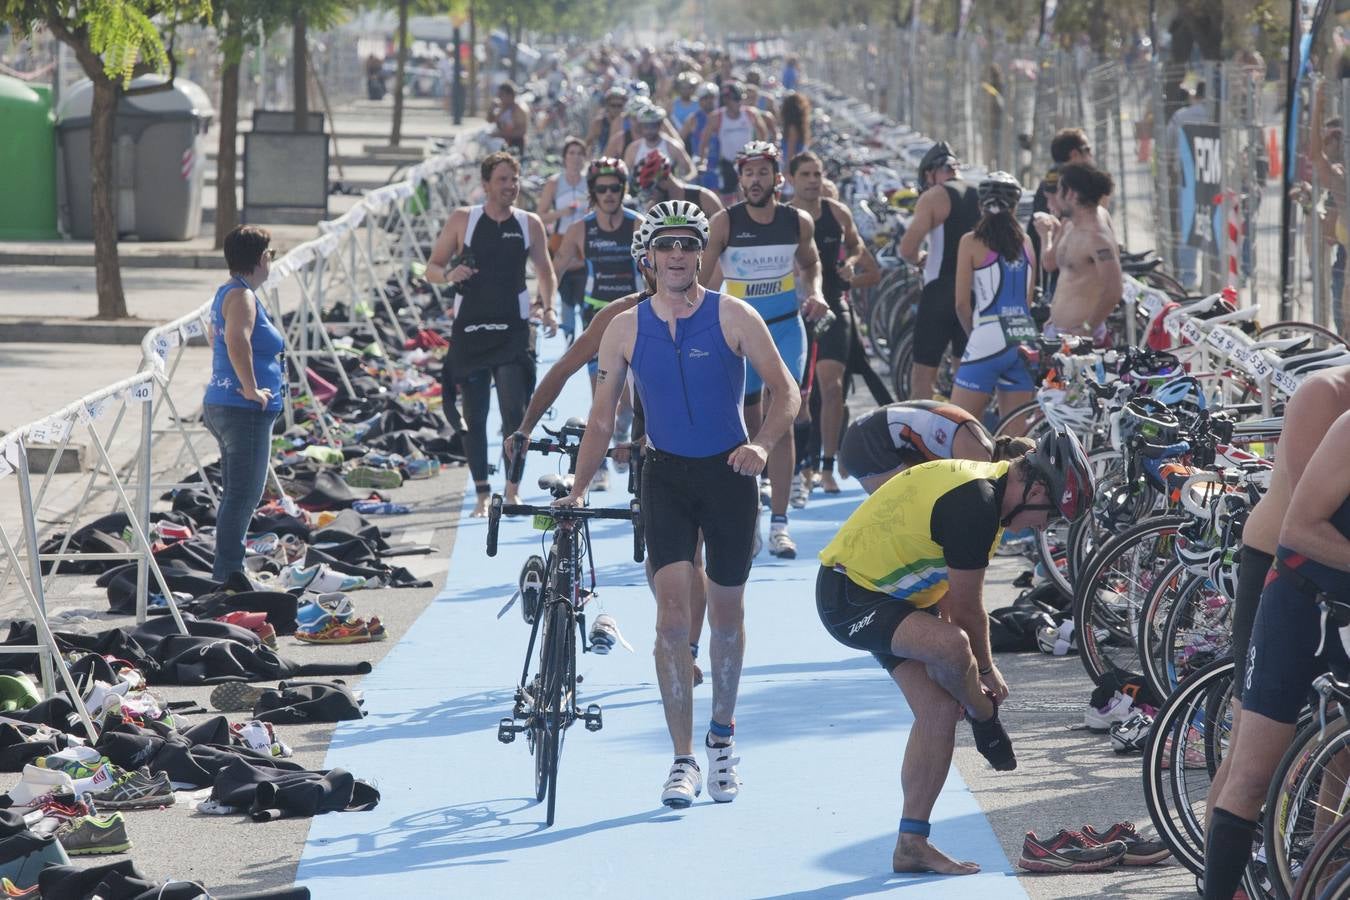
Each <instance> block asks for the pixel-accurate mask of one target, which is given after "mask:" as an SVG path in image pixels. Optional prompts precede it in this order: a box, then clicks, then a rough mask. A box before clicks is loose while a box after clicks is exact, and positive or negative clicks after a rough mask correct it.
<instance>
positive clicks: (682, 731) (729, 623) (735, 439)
mask: <svg viewBox="0 0 1350 900" xmlns="http://www.w3.org/2000/svg"><path fill="white" fill-rule="evenodd" d="M640 239H641V243H642V246H643V247H645V248H646V254H647V255H646V263H647V264H648V265H650V266H651V267H652V269H653V271H654V272H655V278H656V293H655V294H654V295H653V296H652V297H651V298H649V299H647V300H643V301H642V302H641V303H639V304H638V305H637V306H636V307H634V308H632V309H629V310H627V311H625V312H622V313H620V314H619V315H617V316H615V317H614V319H613V320H612V321H611V322H610V325H609V327H608V328H607V329H606V330H605V335H604V338H603V339H602V340H601V342H600V370H599V373H598V374H597V376H596V389H595V401H594V403H593V405H592V407H591V414H590V419H589V421H588V422H587V423H586V435H585V437H584V438H583V439H582V442H581V450H580V453H579V455H578V458H577V468H576V476H575V477H576V481H575V485H576V486H575V487H574V488H573V491H572V494H571V495H569V496H568V497H565V498H563V499H562V500H559V501H558V503H559V504H560V505H578V504H580V503H582V502H583V498H584V497H585V494H586V486H587V484H589V482H590V479H591V478H592V477H593V476H594V474H595V472H596V470H597V469H598V468H599V467H600V461H601V459H602V458H603V457H604V453H605V449H606V448H607V447H608V446H609V441H610V436H611V435H612V433H613V431H614V411H615V407H616V406H617V404H618V401H619V394H620V391H621V390H622V389H623V386H624V384H625V382H626V380H627V377H628V373H629V370H630V369H631V370H632V373H633V376H634V380H635V382H636V385H637V390H638V394H639V395H640V396H641V398H642V405H643V409H644V411H645V415H646V423H647V440H648V443H649V447H648V449H647V451H646V453H645V454H644V456H643V459H644V465H643V472H642V491H641V499H642V508H643V522H644V524H645V526H646V532H647V556H648V559H649V560H650V561H651V568H652V572H653V576H652V588H653V591H654V592H655V594H656V604H657V620H656V621H657V624H656V678H657V683H658V684H659V685H660V689H661V702H662V704H663V705H664V707H665V711H666V725H667V727H668V728H669V729H670V738H671V742H672V744H673V745H674V750H675V761H674V764H673V765H672V766H671V768H670V775H669V777H668V778H667V780H666V783H665V786H664V788H663V790H662V794H661V802H662V803H664V804H666V805H667V806H670V807H673V808H676V809H683V808H685V807H687V806H689V805H690V804H691V803H693V801H694V798H695V797H697V796H698V795H699V794H700V793H701V792H702V789H703V777H704V776H703V772H702V771H701V770H700V769H699V765H698V763H697V761H696V760H695V758H694V743H693V720H694V707H693V659H692V658H691V657H690V654H689V650H688V639H689V625H690V622H689V594H690V583H691V580H692V579H693V578H695V577H697V575H698V572H697V569H696V568H695V566H694V551H695V546H696V544H697V541H698V534H699V532H700V531H702V532H703V535H704V561H705V566H706V571H707V598H708V623H709V626H710V631H711V636H710V641H709V645H710V646H709V649H710V656H711V657H712V682H713V701H712V721H711V722H710V723H709V726H708V733H707V736H706V738H705V740H704V744H705V746H706V748H707V752H708V766H709V769H708V773H707V780H708V792H709V794H711V796H712V798H713V799H714V800H716V801H718V802H719V803H728V802H730V801H732V800H735V799H736V796H737V794H738V793H739V790H740V780H739V778H738V777H737V774H736V764H737V763H738V762H739V759H738V758H737V757H736V756H735V755H734V752H735V751H734V745H733V740H732V738H733V731H734V728H733V726H734V723H735V710H736V694H737V690H738V689H739V686H740V673H741V663H742V660H743V658H744V655H745V628H744V615H745V607H744V595H745V582H746V579H747V578H748V577H749V575H750V561H751V549H752V542H753V539H754V531H755V519H756V515H757V513H758V511H759V491H758V489H757V488H756V482H757V479H758V476H759V473H760V472H762V471H763V470H764V466H765V464H766V463H767V461H768V459H769V454H770V452H771V451H772V450H773V448H774V445H775V444H777V443H778V442H779V441H780V440H782V439H783V438H784V436H785V435H787V434H789V432H790V428H791V426H792V421H793V419H794V418H796V415H797V410H798V408H799V406H800V404H801V398H800V396H799V394H798V392H797V390H796V389H795V385H794V384H793V381H792V376H791V375H790V374H789V373H788V370H787V367H786V366H785V365H783V361H782V359H781V358H780V357H779V355H778V351H777V348H775V347H774V344H773V338H772V337H771V336H770V334H769V329H768V327H767V326H766V325H765V324H764V320H763V319H762V318H760V316H759V315H758V314H757V313H756V312H755V311H754V309H752V308H751V307H750V306H749V305H748V304H746V303H745V302H744V301H741V300H739V299H737V298H735V297H729V296H726V295H725V294H718V293H714V292H712V291H707V290H705V289H704V288H703V287H702V286H700V285H699V283H698V273H699V269H700V268H701V267H702V265H703V249H704V247H705V246H706V245H707V240H708V220H707V218H706V217H705V216H704V215H703V213H702V211H701V210H699V208H698V207H697V206H695V205H694V204H693V203H688V202H686V201H683V200H674V201H668V202H666V203H660V204H657V206H655V207H653V208H652V210H651V212H650V213H648V217H647V219H646V221H645V222H644V223H643V225H642V230H641V232H640ZM746 360H749V362H750V365H751V367H752V368H753V369H754V371H755V372H756V373H757V374H758V376H759V377H760V378H761V379H763V381H764V383H765V385H766V386H768V387H769V388H771V389H772V394H771V398H772V399H771V401H770V403H769V408H768V409H767V410H766V411H765V414H764V417H763V423H762V425H761V426H760V427H759V428H758V429H757V430H756V432H755V434H754V436H753V438H748V437H747V432H746V428H745V421H744V419H743V418H742V415H741V401H742V398H743V395H744V392H745V375H746V368H745V361H746Z"/></svg>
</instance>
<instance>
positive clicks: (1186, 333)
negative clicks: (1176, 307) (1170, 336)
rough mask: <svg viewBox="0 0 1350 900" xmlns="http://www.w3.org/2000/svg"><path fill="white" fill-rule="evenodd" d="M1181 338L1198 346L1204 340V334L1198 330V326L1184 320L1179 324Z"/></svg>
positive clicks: (1188, 320) (1189, 320)
mask: <svg viewBox="0 0 1350 900" xmlns="http://www.w3.org/2000/svg"><path fill="white" fill-rule="evenodd" d="M1181 336H1182V337H1184V338H1185V339H1186V340H1188V341H1190V342H1191V343H1192V344H1199V343H1200V342H1201V341H1203V340H1204V339H1205V333H1204V332H1203V331H1201V330H1200V326H1199V325H1197V324H1195V322H1194V321H1192V320H1191V319H1184V320H1183V321H1182V323H1181Z"/></svg>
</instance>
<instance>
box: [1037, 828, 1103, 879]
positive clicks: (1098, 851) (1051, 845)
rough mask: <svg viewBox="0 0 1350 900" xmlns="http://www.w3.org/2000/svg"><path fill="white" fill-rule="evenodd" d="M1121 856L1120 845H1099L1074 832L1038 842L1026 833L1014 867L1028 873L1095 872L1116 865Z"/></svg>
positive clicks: (1038, 840)
mask: <svg viewBox="0 0 1350 900" xmlns="http://www.w3.org/2000/svg"><path fill="white" fill-rule="evenodd" d="M1125 852H1126V848H1125V843H1124V842H1123V841H1112V842H1111V843H1109V844H1099V843H1097V842H1096V841H1095V840H1093V839H1092V838H1089V837H1086V836H1084V835H1082V834H1080V833H1078V832H1076V831H1064V830H1061V831H1060V832H1059V834H1057V835H1055V836H1054V837H1053V838H1051V839H1050V840H1048V841H1042V840H1041V839H1040V838H1038V837H1036V833H1035V832H1033V831H1028V832H1027V836H1026V838H1025V839H1024V840H1023V841H1022V857H1021V858H1020V859H1018V860H1017V865H1018V867H1019V868H1022V869H1026V870H1027V871H1028V872H1096V871H1098V870H1100V869H1106V868H1110V867H1111V866H1114V865H1115V864H1116V863H1118V862H1120V861H1121V860H1122V859H1124V858H1125Z"/></svg>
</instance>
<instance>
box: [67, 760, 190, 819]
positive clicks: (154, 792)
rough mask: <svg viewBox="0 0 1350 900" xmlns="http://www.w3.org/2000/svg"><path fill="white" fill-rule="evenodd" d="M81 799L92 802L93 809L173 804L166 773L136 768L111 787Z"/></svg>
mask: <svg viewBox="0 0 1350 900" xmlns="http://www.w3.org/2000/svg"><path fill="white" fill-rule="evenodd" d="M81 799H86V800H88V802H90V803H92V804H93V806H94V809H154V808H156V807H160V806H173V804H174V799H175V798H174V793H173V784H172V783H171V782H170V781H169V776H168V774H167V773H164V772H157V773H155V774H154V775H150V774H148V773H147V772H146V771H145V770H143V769H137V770H136V771H134V772H131V773H129V774H128V775H127V776H126V777H125V778H123V779H122V780H121V781H119V782H117V783H116V784H114V785H113V786H112V787H109V788H107V789H106V790H103V791H99V792H98V793H91V794H88V795H87V797H84V798H81Z"/></svg>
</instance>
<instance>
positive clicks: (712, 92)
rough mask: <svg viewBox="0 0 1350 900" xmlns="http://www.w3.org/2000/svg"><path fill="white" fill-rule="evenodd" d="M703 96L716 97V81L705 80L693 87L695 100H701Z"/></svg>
mask: <svg viewBox="0 0 1350 900" xmlns="http://www.w3.org/2000/svg"><path fill="white" fill-rule="evenodd" d="M704 97H712V98H713V99H714V100H716V99H717V85H716V83H714V82H711V81H705V82H703V83H702V84H700V85H699V86H698V88H697V89H695V91H694V99H695V100H702V99H703V98H704Z"/></svg>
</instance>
